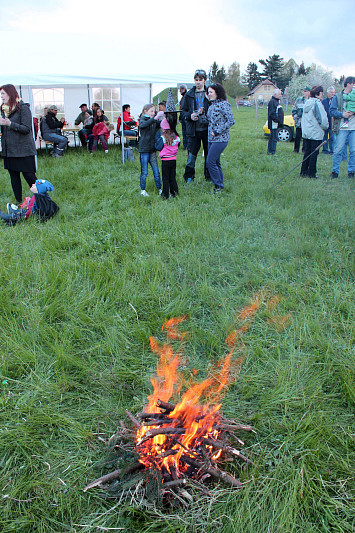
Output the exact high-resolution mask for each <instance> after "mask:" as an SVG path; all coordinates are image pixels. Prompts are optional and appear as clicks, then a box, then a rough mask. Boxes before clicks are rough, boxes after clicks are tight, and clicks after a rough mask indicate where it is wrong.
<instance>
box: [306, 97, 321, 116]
mask: <svg viewBox="0 0 355 533" xmlns="http://www.w3.org/2000/svg"><path fill="white" fill-rule="evenodd" d="M317 100H318V101H319V102H320V101H321V100H319V98H308V100H306V103H305V104H304V108H303V113H309V112H310V111H312V109H313V108H314V106H315V104H316V103H317Z"/></svg>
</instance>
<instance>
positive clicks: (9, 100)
mask: <svg viewBox="0 0 355 533" xmlns="http://www.w3.org/2000/svg"><path fill="white" fill-rule="evenodd" d="M0 97H1V100H2V104H1V108H0V109H1V118H0V126H1V133H2V135H1V152H2V157H3V158H4V168H6V169H7V170H8V171H9V174H10V178H11V185H12V189H13V191H14V195H15V198H16V201H17V202H18V203H21V202H22V200H23V198H22V183H21V177H20V173H21V172H22V174H23V177H24V178H25V180H26V181H27V183H28V185H29V187H31V186H32V185H33V184H34V183H35V182H36V179H37V177H36V161H35V155H36V145H35V141H34V138H33V132H32V127H33V121H32V115H31V111H30V106H29V104H25V103H24V102H23V101H22V100H20V97H19V95H18V92H17V91H16V88H15V87H14V86H13V85H10V84H7V85H3V86H2V87H0Z"/></svg>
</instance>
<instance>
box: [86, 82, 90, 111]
mask: <svg viewBox="0 0 355 533" xmlns="http://www.w3.org/2000/svg"><path fill="white" fill-rule="evenodd" d="M87 89H88V107H89V109H90V103H91V102H90V85H89V84H87Z"/></svg>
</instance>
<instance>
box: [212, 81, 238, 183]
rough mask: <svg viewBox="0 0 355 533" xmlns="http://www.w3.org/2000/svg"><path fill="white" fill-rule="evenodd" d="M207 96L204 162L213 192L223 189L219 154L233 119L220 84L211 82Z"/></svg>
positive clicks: (226, 141) (226, 139) (224, 146)
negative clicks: (208, 105) (206, 131)
mask: <svg viewBox="0 0 355 533" xmlns="http://www.w3.org/2000/svg"><path fill="white" fill-rule="evenodd" d="M207 96H208V99H209V100H210V102H211V105H210V107H209V109H208V112H207V118H208V155H207V160H206V164H207V168H208V170H209V173H210V177H211V180H212V182H213V184H214V189H213V192H214V193H218V192H220V191H223V189H224V184H223V172H222V167H221V162H220V156H221V153H222V152H223V150H224V149H225V148H226V146H227V144H228V141H229V129H230V128H231V126H233V124H234V122H235V121H234V117H233V113H232V109H231V105H230V103H229V102H228V100H227V96H226V91H225V90H224V88H223V86H222V85H220V84H219V83H212V84H211V85H210V86H209V87H208V89H207Z"/></svg>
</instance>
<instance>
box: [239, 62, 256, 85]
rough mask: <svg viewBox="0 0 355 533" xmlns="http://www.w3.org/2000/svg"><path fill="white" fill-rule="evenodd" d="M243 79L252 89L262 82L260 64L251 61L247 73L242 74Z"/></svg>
mask: <svg viewBox="0 0 355 533" xmlns="http://www.w3.org/2000/svg"><path fill="white" fill-rule="evenodd" d="M242 81H243V83H245V84H246V85H247V86H248V87H249V89H250V90H251V91H252V90H253V89H254V87H256V86H257V85H258V84H259V83H260V82H261V75H260V72H259V71H258V65H257V64H256V63H249V64H248V66H247V70H246V72H245V74H243V76H242Z"/></svg>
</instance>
